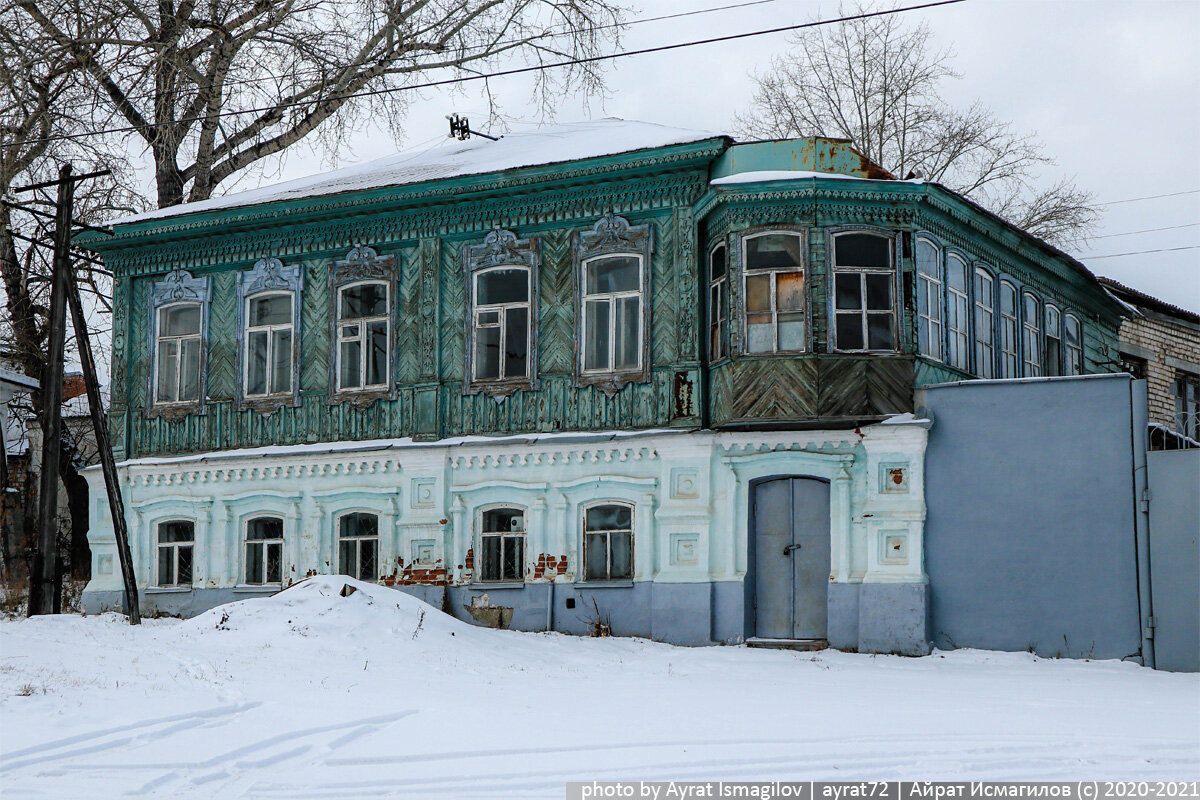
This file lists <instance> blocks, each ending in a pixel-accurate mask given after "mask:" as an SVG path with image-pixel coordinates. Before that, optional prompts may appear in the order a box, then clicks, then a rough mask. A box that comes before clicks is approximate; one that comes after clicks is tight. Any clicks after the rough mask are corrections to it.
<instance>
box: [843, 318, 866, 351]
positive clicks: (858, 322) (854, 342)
mask: <svg viewBox="0 0 1200 800" xmlns="http://www.w3.org/2000/svg"><path fill="white" fill-rule="evenodd" d="M837 346H838V349H839V350H862V349H863V332H862V317H861V316H859V315H858V314H838V315H837Z"/></svg>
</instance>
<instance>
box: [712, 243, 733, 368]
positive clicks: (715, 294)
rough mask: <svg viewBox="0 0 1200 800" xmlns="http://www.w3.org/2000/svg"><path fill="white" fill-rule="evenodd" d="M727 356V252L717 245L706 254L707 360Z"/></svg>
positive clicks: (724, 247) (723, 246)
mask: <svg viewBox="0 0 1200 800" xmlns="http://www.w3.org/2000/svg"><path fill="white" fill-rule="evenodd" d="M727 355H729V250H728V248H727V247H726V246H725V245H724V244H719V245H717V246H716V247H714V248H713V249H712V252H710V253H709V254H708V360H709V361H717V360H719V359H722V358H724V357H725V356H727Z"/></svg>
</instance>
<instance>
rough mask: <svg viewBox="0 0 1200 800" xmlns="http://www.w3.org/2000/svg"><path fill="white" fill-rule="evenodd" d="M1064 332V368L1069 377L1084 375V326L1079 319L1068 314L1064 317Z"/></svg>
mask: <svg viewBox="0 0 1200 800" xmlns="http://www.w3.org/2000/svg"><path fill="white" fill-rule="evenodd" d="M1063 330H1064V332H1065V334H1066V337H1065V339H1066V341H1065V347H1066V359H1065V362H1064V367H1065V368H1066V372H1067V374H1068V375H1082V374H1083V325H1082V324H1080V322H1079V317H1077V316H1075V315H1074V314H1067V315H1065V316H1064V317H1063Z"/></svg>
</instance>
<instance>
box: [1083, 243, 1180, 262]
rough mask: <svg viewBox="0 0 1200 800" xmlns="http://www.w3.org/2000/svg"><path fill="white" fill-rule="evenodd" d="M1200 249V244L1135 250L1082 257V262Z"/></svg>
mask: <svg viewBox="0 0 1200 800" xmlns="http://www.w3.org/2000/svg"><path fill="white" fill-rule="evenodd" d="M1196 249H1200V244H1190V245H1187V246H1186V247H1161V248H1159V249H1158V250H1133V251H1130V252H1128V253H1109V254H1108V255H1103V256H1080V260H1082V261H1095V260H1097V259H1101V258H1117V257H1118V256H1140V255H1145V254H1146V253H1173V252H1175V251H1176V250H1196Z"/></svg>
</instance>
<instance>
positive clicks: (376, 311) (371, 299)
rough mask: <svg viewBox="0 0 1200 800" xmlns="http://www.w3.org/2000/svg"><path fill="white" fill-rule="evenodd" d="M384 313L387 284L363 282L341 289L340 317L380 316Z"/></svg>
mask: <svg viewBox="0 0 1200 800" xmlns="http://www.w3.org/2000/svg"><path fill="white" fill-rule="evenodd" d="M385 314H387V284H385V283H363V284H359V285H358V286H351V287H349V288H348V289H343V290H342V305H341V318H342V319H354V318H356V317H382V316H384V315H385Z"/></svg>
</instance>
